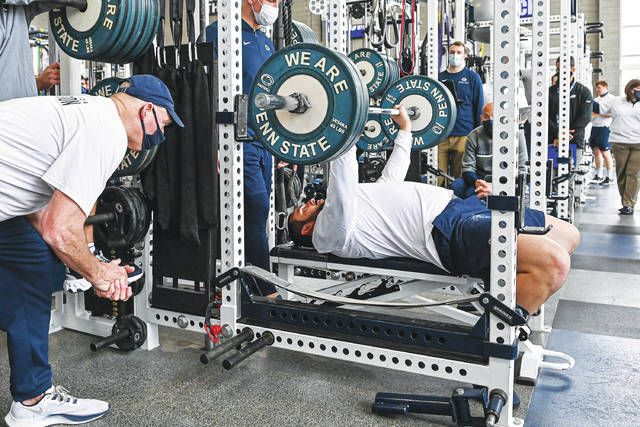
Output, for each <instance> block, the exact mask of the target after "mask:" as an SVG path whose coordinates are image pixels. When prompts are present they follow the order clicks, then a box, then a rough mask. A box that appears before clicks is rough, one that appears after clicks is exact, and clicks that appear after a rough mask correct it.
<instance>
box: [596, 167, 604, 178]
mask: <svg viewBox="0 0 640 427" xmlns="http://www.w3.org/2000/svg"><path fill="white" fill-rule="evenodd" d="M598 176H599V177H601V178H604V177H605V174H604V167H601V168H600V170H599V171H598Z"/></svg>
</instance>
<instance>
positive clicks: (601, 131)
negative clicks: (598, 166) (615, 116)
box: [589, 126, 611, 151]
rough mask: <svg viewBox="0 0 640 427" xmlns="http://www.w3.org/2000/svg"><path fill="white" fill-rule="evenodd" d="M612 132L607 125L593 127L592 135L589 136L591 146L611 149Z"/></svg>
mask: <svg viewBox="0 0 640 427" xmlns="http://www.w3.org/2000/svg"><path fill="white" fill-rule="evenodd" d="M610 133H611V132H610V130H609V128H608V127H607V126H599V127H595V126H594V127H592V128H591V136H590V137H589V145H590V146H591V148H599V149H600V151H608V150H611V144H609V134H610Z"/></svg>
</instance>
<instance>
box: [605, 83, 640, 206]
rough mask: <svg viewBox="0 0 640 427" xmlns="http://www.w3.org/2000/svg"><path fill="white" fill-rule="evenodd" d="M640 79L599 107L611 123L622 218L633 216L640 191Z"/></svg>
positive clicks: (628, 84)
mask: <svg viewBox="0 0 640 427" xmlns="http://www.w3.org/2000/svg"><path fill="white" fill-rule="evenodd" d="M638 101H640V79H632V80H630V81H629V82H628V83H627V85H626V86H625V88H624V96H623V97H620V98H615V99H613V100H611V101H609V102H606V103H604V102H603V103H601V104H599V110H600V114H604V115H608V116H610V117H611V118H612V119H613V120H612V121H611V136H610V137H609V140H610V141H611V145H612V146H613V156H614V157H615V159H616V175H617V180H618V192H619V193H620V198H621V201H622V207H621V208H620V209H619V210H618V212H620V214H621V215H633V212H634V209H635V206H636V202H637V201H638V190H640V102H638Z"/></svg>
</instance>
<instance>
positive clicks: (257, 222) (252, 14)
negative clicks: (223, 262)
mask: <svg viewBox="0 0 640 427" xmlns="http://www.w3.org/2000/svg"><path fill="white" fill-rule="evenodd" d="M279 1H280V0H243V2H242V92H243V93H244V94H247V95H248V94H249V93H250V92H251V87H252V86H253V81H254V79H255V77H256V74H258V70H259V69H260V67H261V66H262V64H264V62H265V61H266V60H267V59H268V58H269V57H270V56H271V55H273V53H274V52H275V47H274V46H273V43H272V42H271V40H270V39H269V38H268V37H267V36H266V34H265V33H264V32H263V31H261V30H260V27H268V26H271V25H273V23H274V22H275V20H276V19H277V18H278V3H279ZM207 40H208V41H210V42H213V44H214V46H215V47H216V49H217V43H218V23H217V22H214V23H213V24H211V25H209V26H208V27H207ZM249 134H250V135H251V136H254V137H255V132H254V131H253V129H251V128H249ZM243 148H244V153H243V170H244V230H245V239H244V244H245V261H246V263H247V264H252V265H255V266H257V267H260V268H263V269H265V270H267V271H269V270H270V263H269V242H268V240H267V219H268V216H269V197H270V195H271V175H272V169H273V160H272V157H271V154H269V152H268V151H267V150H266V149H265V148H264V147H263V146H262V144H261V143H260V142H258V141H253V142H250V143H246V144H244V147H243ZM258 287H259V288H260V292H261V293H262V295H267V296H275V295H276V289H275V288H274V287H273V285H271V284H268V283H266V282H259V283H258Z"/></svg>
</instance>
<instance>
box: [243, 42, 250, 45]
mask: <svg viewBox="0 0 640 427" xmlns="http://www.w3.org/2000/svg"><path fill="white" fill-rule="evenodd" d="M242 44H243V45H245V46H246V45H248V44H251V42H242Z"/></svg>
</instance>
